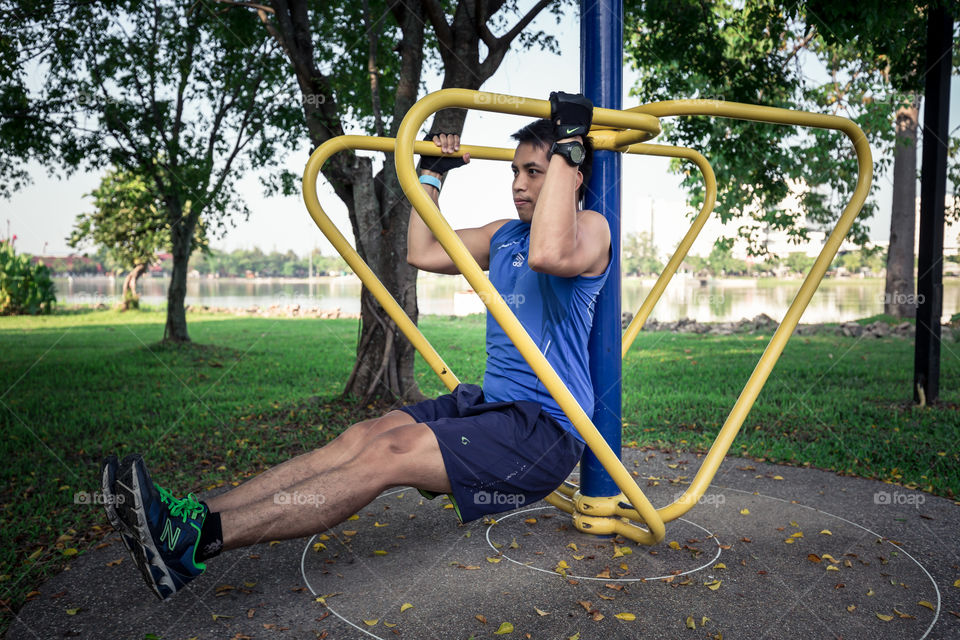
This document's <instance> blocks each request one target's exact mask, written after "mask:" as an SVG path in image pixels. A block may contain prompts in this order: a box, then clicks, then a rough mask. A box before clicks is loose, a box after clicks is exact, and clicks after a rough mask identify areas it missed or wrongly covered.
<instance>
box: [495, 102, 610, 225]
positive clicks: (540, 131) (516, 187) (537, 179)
mask: <svg viewBox="0 0 960 640" xmlns="http://www.w3.org/2000/svg"><path fill="white" fill-rule="evenodd" d="M512 137H513V139H514V140H516V141H517V142H518V144H517V151H516V154H515V155H514V157H513V165H512V166H513V175H514V178H513V197H514V202H515V204H516V205H517V213H518V214H519V215H520V219H521V220H523V221H524V222H530V220H532V219H533V209H534V207H535V206H536V204H537V198H538V197H539V195H540V188H541V187H542V186H543V180H544V177H545V176H546V173H547V166H548V164H549V162H550V155H551V154H550V148H551V147H552V146H553V143H554V142H556V141H557V136H556V133H554V125H553V123H552V122H550V121H549V120H547V119H542V120H535V121H534V122H531V123H530V124H528V125H527V126H525V127H524V128H522V129H520V130H519V131H517V132H516V133H514V134H513V136H512ZM583 147H584V150H585V151H586V157H585V158H584V160H583V163H582V164H581V165H580V174H581V176H582V181H581V182H580V185H579V188H578V189H577V202H578V203H580V202H581V201H582V200H583V195H584V193H585V192H586V188H587V187H586V185H587V181H588V180H589V179H590V172H591V170H592V168H593V146H592V145H591V144H590V140H589V138H585V139H584V141H583Z"/></svg>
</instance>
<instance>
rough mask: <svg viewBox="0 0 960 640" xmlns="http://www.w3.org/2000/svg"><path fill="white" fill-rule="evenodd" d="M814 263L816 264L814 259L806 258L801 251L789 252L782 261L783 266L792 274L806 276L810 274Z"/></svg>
mask: <svg viewBox="0 0 960 640" xmlns="http://www.w3.org/2000/svg"><path fill="white" fill-rule="evenodd" d="M814 262H816V258H813V257H811V256H808V255H807V254H805V253H803V252H802V251H791V252H790V254H789V255H787V258H786V260H784V261H783V264H785V265H786V267H787V268H788V269H790V271H792V272H794V273H799V274H800V275H806V274H807V273H809V272H810V269H811V267H813V263H814Z"/></svg>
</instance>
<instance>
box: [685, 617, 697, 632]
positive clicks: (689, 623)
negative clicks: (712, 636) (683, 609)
mask: <svg viewBox="0 0 960 640" xmlns="http://www.w3.org/2000/svg"><path fill="white" fill-rule="evenodd" d="M686 624H687V629H696V628H697V623H696V622H695V621H694V619H693V616H687V620H686Z"/></svg>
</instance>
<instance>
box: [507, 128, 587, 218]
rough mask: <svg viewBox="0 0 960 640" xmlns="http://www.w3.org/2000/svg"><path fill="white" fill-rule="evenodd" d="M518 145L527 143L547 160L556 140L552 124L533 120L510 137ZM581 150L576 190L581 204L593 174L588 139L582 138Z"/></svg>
mask: <svg viewBox="0 0 960 640" xmlns="http://www.w3.org/2000/svg"><path fill="white" fill-rule="evenodd" d="M510 137H511V138H513V139H514V140H516V141H517V142H518V143H524V142H529V143H530V144H532V145H533V146H535V147H537V148H538V149H543V150H544V151H546V152H547V160H549V159H550V155H551V154H550V148H551V147H552V146H553V143H554V142H556V141H557V140H558V138H557V134H556V132H555V130H554V124H553V123H552V122H550V121H549V120H547V119H546V118H543V119H541V120H534V121H533V122H531V123H530V124H528V125H527V126H525V127H524V128H523V129H520V131H517V132H516V133H515V134H513V135H512V136H510ZM583 150H584V151H585V154H584V158H583V163H581V164H580V173H582V174H583V183H582V184H581V185H580V188H579V189H578V190H577V201H578V202H582V201H583V196H584V194H585V193H586V192H587V182H589V181H590V174H591V173H592V172H593V144H592V143H591V142H590V138H588V137H586V136H584V137H583Z"/></svg>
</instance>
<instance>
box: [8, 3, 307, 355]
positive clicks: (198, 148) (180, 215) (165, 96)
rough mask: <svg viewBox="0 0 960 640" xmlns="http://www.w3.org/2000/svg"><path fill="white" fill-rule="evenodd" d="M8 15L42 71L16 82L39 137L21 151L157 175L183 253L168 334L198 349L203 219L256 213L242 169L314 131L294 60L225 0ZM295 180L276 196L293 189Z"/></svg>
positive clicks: (176, 249) (154, 180)
mask: <svg viewBox="0 0 960 640" xmlns="http://www.w3.org/2000/svg"><path fill="white" fill-rule="evenodd" d="M0 20H2V21H3V23H4V24H3V27H4V28H3V32H4V33H10V32H11V31H15V32H16V34H17V35H16V37H17V42H18V49H17V51H18V53H19V55H18V58H17V60H18V64H19V66H20V68H21V69H22V68H23V67H26V66H27V65H33V67H34V69H35V70H36V72H37V73H38V74H39V76H40V77H42V89H41V90H40V91H37V92H35V93H32V94H31V93H30V92H28V91H25V90H24V91H20V92H19V93H18V91H17V88H18V86H22V85H23V84H24V82H23V81H22V78H20V77H15V78H14V79H13V80H9V79H7V80H4V81H3V85H2V86H3V88H4V90H8V89H9V91H7V93H11V92H12V94H13V95H14V96H15V97H16V98H18V99H19V100H20V101H21V102H23V101H25V103H24V105H23V106H22V108H21V109H20V110H19V111H16V112H13V114H12V115H13V117H14V118H16V122H17V124H18V126H19V127H20V128H21V130H22V131H23V132H26V133H23V134H21V136H20V140H21V142H22V146H23V147H24V149H21V150H19V152H20V155H21V156H25V155H26V156H29V155H30V154H31V153H32V154H33V157H38V158H40V159H42V160H45V161H46V163H47V164H48V165H54V164H56V165H57V166H60V167H63V168H65V169H66V170H67V171H73V170H77V169H84V170H93V169H97V168H100V167H104V166H108V165H112V166H114V167H116V168H117V169H118V170H120V171H123V172H128V173H129V174H131V175H136V176H141V177H142V178H143V179H144V181H145V182H144V184H145V185H148V186H149V189H150V191H151V192H152V195H153V197H154V198H155V201H156V202H157V210H158V212H159V213H160V214H161V215H162V217H163V218H164V219H165V221H166V223H167V225H168V228H169V233H170V247H171V250H172V254H173V271H172V276H171V282H170V288H169V291H168V296H167V320H166V326H165V329H164V339H165V340H170V341H174V342H184V341H188V340H189V335H188V332H187V324H186V314H185V308H184V297H185V295H186V276H187V264H188V260H189V258H190V254H191V252H192V251H193V250H194V248H195V243H194V238H195V237H196V229H197V225H198V223H199V220H200V219H201V216H203V218H204V220H206V224H207V227H208V228H210V229H216V230H220V231H222V230H223V229H225V227H226V225H227V224H228V223H229V221H230V220H231V219H233V218H234V217H235V216H244V215H248V211H247V209H246V206H245V205H244V203H243V201H242V200H241V199H240V198H239V197H238V196H237V195H236V192H235V190H234V188H233V186H234V183H235V181H236V178H237V175H238V174H239V173H241V172H243V171H246V170H250V169H252V168H256V169H258V170H261V171H268V170H270V169H271V168H272V167H275V166H276V165H277V164H278V159H279V150H280V149H284V148H288V147H290V146H292V145H293V143H294V141H295V139H296V138H297V136H298V134H299V133H300V132H301V131H302V120H301V119H300V118H299V117H298V113H299V112H298V105H296V104H295V103H291V101H290V100H289V91H288V89H289V88H290V84H289V79H288V77H287V76H286V74H285V73H284V70H283V57H282V54H281V53H280V52H279V50H278V48H277V46H276V45H275V43H274V42H273V41H272V40H271V39H269V38H268V37H266V35H265V34H264V33H263V31H262V30H261V28H260V26H259V24H258V22H257V20H256V17H255V16H252V15H249V14H247V13H245V12H231V11H224V10H223V8H222V7H221V6H218V5H217V4H216V3H214V2H212V1H211V0H197V1H195V2H191V3H183V2H173V1H165V2H161V1H159V0H158V1H157V2H153V3H150V4H146V3H141V2H133V1H131V0H125V1H120V0H112V1H109V2H99V3H67V2H42V3H23V4H22V5H21V7H20V9H19V11H11V12H7V13H4V14H3V15H2V16H0ZM21 74H22V71H21ZM18 83H19V84H18ZM11 102H14V101H13V100H12V99H3V100H2V101H0V106H3V108H4V109H7V108H8V107H9V106H10V103H11ZM4 116H5V119H4V122H5V124H6V122H7V120H6V118H7V117H8V113H6V112H5V113H4ZM17 151H18V150H16V149H15V150H14V151H10V150H9V146H4V147H0V153H7V154H8V156H9V154H11V153H15V152H17ZM2 169H5V167H4V165H3V163H2V162H0V170H2ZM285 177H286V176H280V177H276V176H274V177H273V178H272V180H271V181H270V182H269V183H268V184H267V186H268V188H270V189H277V188H280V187H281V186H284V185H286V186H287V187H290V186H291V185H292V184H293V183H292V180H289V179H287V180H283V179H282V178H285Z"/></svg>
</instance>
